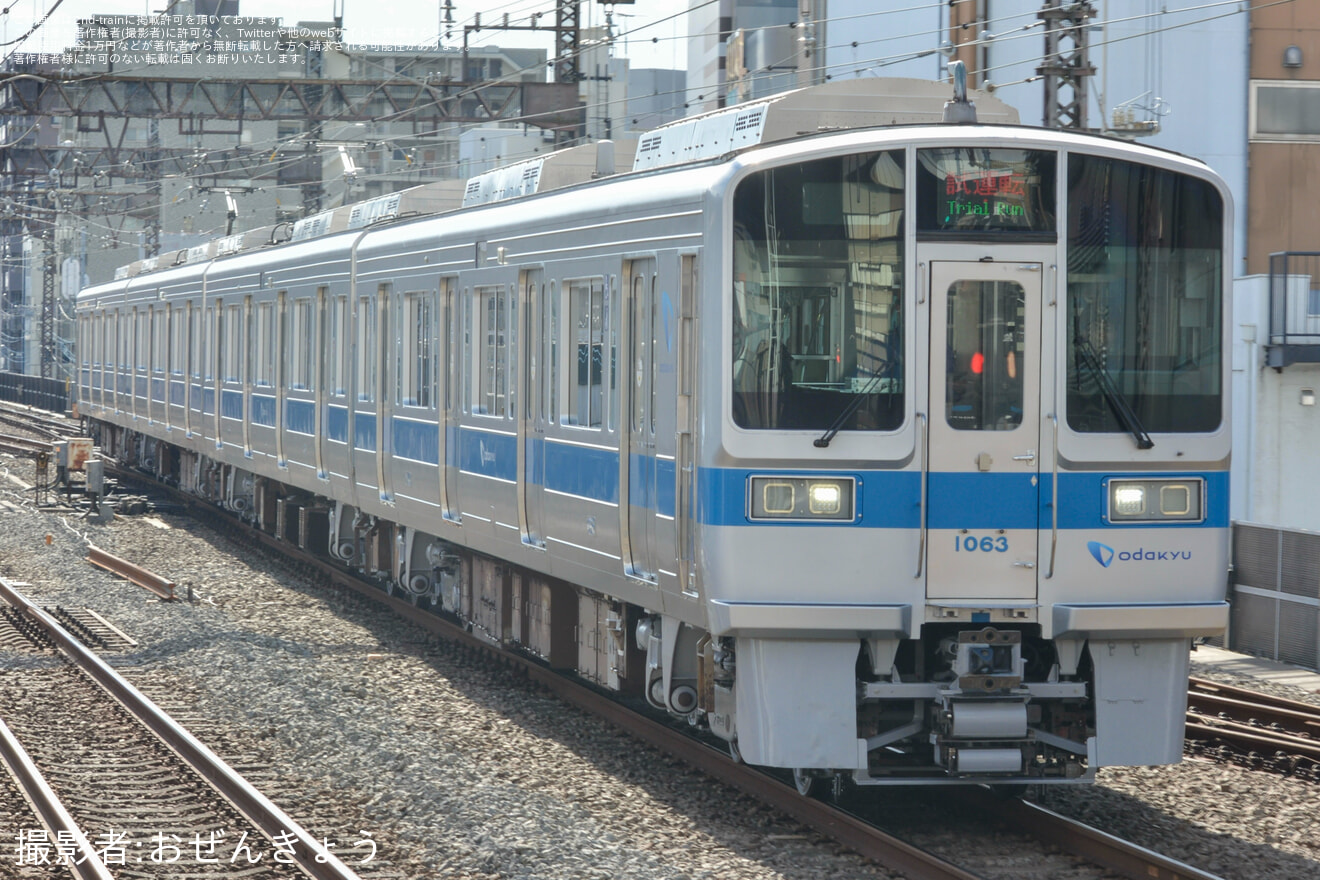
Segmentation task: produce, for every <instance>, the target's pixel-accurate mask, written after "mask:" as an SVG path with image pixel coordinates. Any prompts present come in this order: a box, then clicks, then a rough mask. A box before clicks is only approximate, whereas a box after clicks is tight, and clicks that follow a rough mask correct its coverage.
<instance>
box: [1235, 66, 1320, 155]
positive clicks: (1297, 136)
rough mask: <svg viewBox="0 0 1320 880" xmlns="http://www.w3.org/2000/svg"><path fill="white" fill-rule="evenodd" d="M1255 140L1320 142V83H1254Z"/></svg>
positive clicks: (1252, 126) (1252, 107) (1252, 102)
mask: <svg viewBox="0 0 1320 880" xmlns="http://www.w3.org/2000/svg"><path fill="white" fill-rule="evenodd" d="M1250 114H1251V139H1252V140H1256V141H1320V82H1279V81H1258V82H1253V83H1252V84H1251V107H1250Z"/></svg>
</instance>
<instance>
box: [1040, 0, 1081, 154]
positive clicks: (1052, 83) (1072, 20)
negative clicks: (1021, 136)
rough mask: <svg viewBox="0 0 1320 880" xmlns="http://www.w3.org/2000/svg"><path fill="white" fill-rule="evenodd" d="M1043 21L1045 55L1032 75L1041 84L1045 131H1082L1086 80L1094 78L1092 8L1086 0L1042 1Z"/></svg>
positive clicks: (1041, 13)
mask: <svg viewBox="0 0 1320 880" xmlns="http://www.w3.org/2000/svg"><path fill="white" fill-rule="evenodd" d="M1038 15H1039V16H1040V18H1041V19H1042V20H1043V21H1044V22H1045V56H1044V59H1043V61H1042V63H1041V66H1040V67H1037V68H1036V74H1037V75H1038V76H1040V77H1042V78H1043V79H1044V81H1045V114H1044V119H1043V120H1042V124H1043V125H1044V126H1045V127H1046V128H1067V129H1076V130H1079V131H1086V130H1087V129H1088V126H1087V123H1086V95H1087V89H1086V80H1087V79H1088V78H1089V77H1092V76H1095V65H1094V64H1092V63H1091V61H1090V57H1089V53H1088V43H1087V28H1088V26H1089V24H1088V23H1089V22H1090V20H1091V19H1092V18H1094V17H1095V7H1094V6H1092V5H1091V4H1090V3H1089V2H1087V0H1080V2H1064V0H1045V6H1044V7H1043V8H1042V9H1041V10H1040V12H1039V13H1038Z"/></svg>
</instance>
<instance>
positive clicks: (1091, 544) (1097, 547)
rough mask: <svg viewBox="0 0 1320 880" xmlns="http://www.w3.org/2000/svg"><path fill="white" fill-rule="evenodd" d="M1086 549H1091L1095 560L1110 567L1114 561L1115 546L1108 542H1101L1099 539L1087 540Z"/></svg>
mask: <svg viewBox="0 0 1320 880" xmlns="http://www.w3.org/2000/svg"><path fill="white" fill-rule="evenodd" d="M1086 549H1087V550H1090V551H1091V555H1092V556H1094V557H1095V561H1096V562H1098V563H1100V564H1101V565H1103V566H1104V567H1105V568H1108V567H1109V565H1110V563H1112V562H1113V561H1114V548H1113V547H1110V546H1108V545H1107V544H1101V543H1100V542H1099V541H1087V542H1086Z"/></svg>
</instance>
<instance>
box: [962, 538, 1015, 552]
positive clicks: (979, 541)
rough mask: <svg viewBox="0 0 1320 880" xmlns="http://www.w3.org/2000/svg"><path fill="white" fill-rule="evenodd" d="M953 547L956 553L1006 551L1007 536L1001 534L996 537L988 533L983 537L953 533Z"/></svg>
mask: <svg viewBox="0 0 1320 880" xmlns="http://www.w3.org/2000/svg"><path fill="white" fill-rule="evenodd" d="M953 549H954V551H955V552H957V553H978V552H979V553H1007V552H1008V538H1005V537H1004V536H1003V535H1000V536H999V537H997V538H996V537H991V536H990V535H986V536H985V537H983V538H978V537H976V535H954V536H953Z"/></svg>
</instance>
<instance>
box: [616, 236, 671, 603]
mask: <svg viewBox="0 0 1320 880" xmlns="http://www.w3.org/2000/svg"><path fill="white" fill-rule="evenodd" d="M658 291H659V285H658V279H657V278H656V271H655V260H654V259H644V260H633V261H632V262H631V263H630V264H629V269H628V277H627V279H626V281H625V286H624V296H625V298H626V305H625V307H624V310H623V314H624V320H625V321H627V329H626V331H625V332H624V339H625V343H624V344H625V345H626V346H627V349H626V353H625V358H626V360H625V362H624V363H625V364H626V365H627V366H625V368H624V371H623V377H624V387H625V388H627V394H626V395H625V396H624V402H623V408H624V412H623V415H624V418H623V422H624V432H623V437H622V444H621V446H622V448H621V449H620V451H619V455H620V459H621V464H620V467H621V469H622V473H621V475H620V481H619V482H620V485H623V486H626V492H627V504H626V505H625V506H624V508H623V513H624V516H625V518H626V520H627V521H626V523H625V527H624V535H625V537H626V539H627V544H626V545H625V552H624V565H625V566H626V567H627V572H628V574H629V575H631V576H632V577H636V578H641V579H642V580H647V581H652V582H654V581H655V580H656V568H657V566H656V553H655V550H656V519H657V516H658V515H659V514H660V510H659V508H658V506H657V504H656V497H657V490H658V489H659V488H660V487H659V485H658V476H657V469H656V443H655V404H656V402H655V387H656V382H655V367H656V363H657V360H656V338H655V332H656V330H657V329H658V328H657V327H656V321H655V320H654V319H655V317H656V312H657V310H656V308H655V302H656V299H657V296H658ZM667 512H668V511H667Z"/></svg>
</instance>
